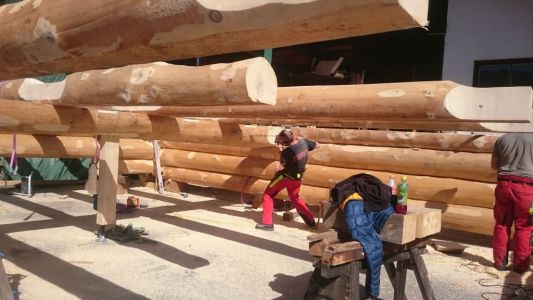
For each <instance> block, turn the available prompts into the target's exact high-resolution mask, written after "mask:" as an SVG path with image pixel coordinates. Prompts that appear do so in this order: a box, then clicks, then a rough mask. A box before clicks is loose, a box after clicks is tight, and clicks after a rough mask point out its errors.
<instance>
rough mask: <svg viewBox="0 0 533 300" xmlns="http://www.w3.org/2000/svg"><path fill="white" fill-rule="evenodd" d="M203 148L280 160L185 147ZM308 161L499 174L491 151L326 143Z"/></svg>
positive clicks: (422, 172)
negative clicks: (493, 166)
mask: <svg viewBox="0 0 533 300" xmlns="http://www.w3.org/2000/svg"><path fill="white" fill-rule="evenodd" d="M164 145H165V144H164V143H163V146H164ZM200 147H202V149H206V150H205V152H208V153H221V154H233V155H236V156H252V157H259V158H269V159H273V160H276V159H278V157H277V155H276V152H275V148H272V147H270V148H250V149H247V150H239V149H232V148H231V147H225V146H223V145H209V146H199V148H196V149H195V146H194V144H190V145H189V146H187V147H186V148H187V149H184V150H190V151H201V150H200ZM230 151H234V152H232V153H230ZM308 162H309V163H310V164H315V165H321V166H329V167H340V168H349V169H363V170H373V171H382V172H391V173H397V174H405V175H419V176H432V177H444V178H456V179H464V180H470V181H480V182H488V183H494V182H496V174H495V172H494V171H493V170H492V169H491V168H490V154H488V153H467V152H451V151H436V150H421V149H402V148H392V147H365V146H341V145H332V144H324V145H322V146H321V147H320V148H319V149H317V150H315V151H312V152H310V153H309V161H308Z"/></svg>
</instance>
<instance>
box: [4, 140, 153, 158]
mask: <svg viewBox="0 0 533 300" xmlns="http://www.w3.org/2000/svg"><path fill="white" fill-rule="evenodd" d="M12 144H13V136H12V135H10V134H0V156H9V155H10V154H11V151H12V147H13V145H12ZM16 144H17V147H16V151H17V156H18V157H55V158H79V157H93V156H94V154H95V151H96V148H95V140H94V138H91V137H71V136H50V135H25V134H17V136H16ZM119 156H120V158H121V159H153V156H154V154H153V149H152V144H151V143H149V142H147V141H143V140H135V139H120V154H119Z"/></svg>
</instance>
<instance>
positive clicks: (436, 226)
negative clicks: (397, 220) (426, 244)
mask: <svg viewBox="0 0 533 300" xmlns="http://www.w3.org/2000/svg"><path fill="white" fill-rule="evenodd" d="M407 210H408V213H414V214H417V221H416V238H423V237H426V236H430V235H433V234H436V233H439V232H440V230H441V224H442V212H441V211H440V209H431V208H425V207H411V206H409V207H408V208H407Z"/></svg>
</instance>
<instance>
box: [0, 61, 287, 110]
mask: <svg viewBox="0 0 533 300" xmlns="http://www.w3.org/2000/svg"><path fill="white" fill-rule="evenodd" d="M276 93H277V80H276V75H275V74H274V70H273V69H272V67H271V66H270V64H269V63H268V61H267V60H266V59H264V58H262V57H258V58H252V59H248V60H243V61H239V62H235V63H231V64H216V65H209V66H201V67H189V66H176V65H171V64H167V63H164V62H156V63H151V64H143V65H131V66H126V67H121V68H114V69H107V70H93V71H84V72H78V73H74V74H70V75H68V76H67V77H66V78H65V79H64V80H63V81H60V82H53V83H44V82H41V81H39V80H37V79H34V78H25V79H18V80H10V81H4V82H2V84H0V98H3V99H9V100H25V101H45V102H48V103H50V104H60V105H68V106H78V105H79V106H112V105H150V106H149V107H143V108H145V109H147V110H148V111H150V110H154V109H157V108H159V105H178V106H179V105H196V106H201V105H229V104H234V105H235V104H254V103H265V104H275V103H276Z"/></svg>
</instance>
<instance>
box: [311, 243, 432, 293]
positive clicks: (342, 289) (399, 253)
mask: <svg viewBox="0 0 533 300" xmlns="http://www.w3.org/2000/svg"><path fill="white" fill-rule="evenodd" d="M326 239H327V238H326ZM313 242H315V245H317V243H316V242H320V240H318V241H317V240H315V241H313ZM325 243H326V245H324V244H323V245H320V246H321V247H320V248H322V256H321V257H320V258H318V257H316V256H315V257H316V261H315V272H314V273H313V276H312V277H311V281H310V283H309V287H308V290H307V292H306V295H305V296H304V299H309V300H310V299H315V298H317V296H327V297H329V298H331V299H345V296H348V297H347V298H348V299H349V300H359V299H362V297H361V295H360V292H359V274H360V272H361V270H363V268H364V265H365V263H364V255H363V250H362V247H361V245H360V244H359V243H357V242H347V243H334V244H330V245H328V242H327V241H326V242H325ZM429 243H430V238H429V237H425V238H421V239H417V240H414V241H412V242H410V243H407V244H405V245H397V244H392V243H387V242H384V243H383V248H384V254H383V265H384V266H385V269H386V271H387V274H388V276H389V278H390V280H391V282H392V285H393V288H394V300H406V299H407V297H406V296H405V284H406V275H407V269H408V268H411V269H412V270H413V271H414V273H415V276H416V279H417V282H418V286H419V288H420V291H421V293H422V297H423V299H424V300H434V299H435V296H434V294H433V290H432V288H431V284H430V282H429V278H428V273H427V269H426V266H425V264H424V260H423V259H422V257H421V254H423V253H426V252H427V250H426V246H427V245H428V244H429ZM315 248H318V246H317V247H315ZM310 253H312V255H316V249H313V250H312V246H311V245H310ZM313 253H314V254H313ZM395 263H396V265H395Z"/></svg>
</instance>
